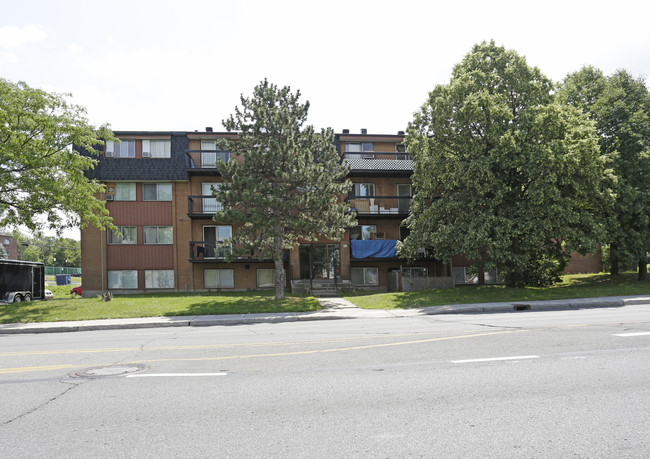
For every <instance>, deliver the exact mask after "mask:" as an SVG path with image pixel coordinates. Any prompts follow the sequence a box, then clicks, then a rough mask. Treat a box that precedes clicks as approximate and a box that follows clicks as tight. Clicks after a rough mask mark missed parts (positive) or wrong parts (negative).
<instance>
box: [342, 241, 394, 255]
mask: <svg viewBox="0 0 650 459" xmlns="http://www.w3.org/2000/svg"><path fill="white" fill-rule="evenodd" d="M350 247H351V249H352V258H394V257H395V256H396V255H397V251H396V247H397V241H396V240H392V239H391V240H386V241H384V240H374V241H350Z"/></svg>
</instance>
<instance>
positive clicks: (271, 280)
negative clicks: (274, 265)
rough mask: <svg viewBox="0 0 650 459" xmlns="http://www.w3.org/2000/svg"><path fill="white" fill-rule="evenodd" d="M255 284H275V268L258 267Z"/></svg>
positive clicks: (267, 285)
mask: <svg viewBox="0 0 650 459" xmlns="http://www.w3.org/2000/svg"><path fill="white" fill-rule="evenodd" d="M257 286H258V287H273V286H275V269H258V270H257Z"/></svg>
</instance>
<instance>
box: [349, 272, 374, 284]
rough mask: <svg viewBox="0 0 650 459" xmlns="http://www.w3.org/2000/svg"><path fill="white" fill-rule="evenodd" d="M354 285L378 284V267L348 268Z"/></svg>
mask: <svg viewBox="0 0 650 459" xmlns="http://www.w3.org/2000/svg"><path fill="white" fill-rule="evenodd" d="M350 280H351V281H352V283H353V284H354V285H379V268H350Z"/></svg>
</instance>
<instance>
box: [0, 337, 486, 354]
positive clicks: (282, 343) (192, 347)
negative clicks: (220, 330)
mask: <svg viewBox="0 0 650 459" xmlns="http://www.w3.org/2000/svg"><path fill="white" fill-rule="evenodd" d="M472 331H474V330H459V331H457V332H456V333H470V332H472ZM439 333H444V332H442V331H441V332H435V334H439ZM422 334H427V335H432V334H434V333H432V332H425V333H400V334H395V335H386V334H383V333H381V334H379V333H378V334H374V335H368V336H357V337H345V338H333V339H314V340H308V341H270V342H259V343H232V344H201V345H188V346H152V347H146V346H145V347H141V346H137V347H116V348H97V349H55V350H43V351H23V352H0V357H17V356H36V355H58V354H102V353H110V352H142V351H175V350H178V351H188V350H203V349H205V350H207V349H229V348H235V347H261V346H290V345H296V346H301V345H303V344H321V343H339V342H345V341H361V340H368V339H376V338H400V337H405V336H415V335H422Z"/></svg>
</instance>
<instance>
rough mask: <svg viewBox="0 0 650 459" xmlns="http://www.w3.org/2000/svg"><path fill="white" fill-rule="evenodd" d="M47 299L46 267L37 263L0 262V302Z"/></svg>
mask: <svg viewBox="0 0 650 459" xmlns="http://www.w3.org/2000/svg"><path fill="white" fill-rule="evenodd" d="M44 298H45V266H44V265H43V263H38V262H35V261H20V260H0V301H2V302H7V303H20V302H21V301H32V300H42V299H44Z"/></svg>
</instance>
